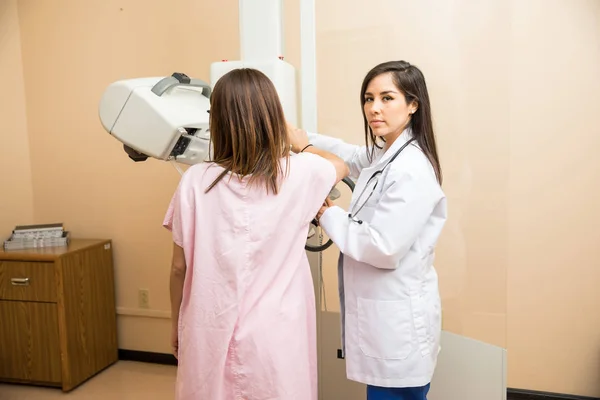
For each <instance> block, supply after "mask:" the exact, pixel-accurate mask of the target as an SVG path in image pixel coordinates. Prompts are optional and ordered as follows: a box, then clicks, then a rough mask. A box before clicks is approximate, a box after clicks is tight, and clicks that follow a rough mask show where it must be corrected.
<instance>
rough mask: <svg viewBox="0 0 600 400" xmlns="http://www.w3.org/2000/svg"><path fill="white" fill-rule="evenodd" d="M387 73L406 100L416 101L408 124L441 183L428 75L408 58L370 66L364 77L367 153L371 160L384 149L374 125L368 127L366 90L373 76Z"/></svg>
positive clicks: (363, 111)
mask: <svg viewBox="0 0 600 400" xmlns="http://www.w3.org/2000/svg"><path fill="white" fill-rule="evenodd" d="M385 73H391V74H392V77H393V81H394V83H395V85H396V87H397V88H398V90H400V92H402V93H403V94H404V97H405V98H406V103H407V104H410V103H411V102H413V101H414V102H416V104H417V111H415V113H414V114H413V115H412V117H411V119H410V121H409V126H410V127H411V130H412V133H413V135H414V137H415V138H416V141H417V143H418V144H419V147H420V148H421V149H422V150H423V152H424V153H425V156H426V157H427V158H428V159H429V162H430V163H431V165H432V166H433V169H434V171H435V175H436V177H437V180H438V182H439V183H440V185H441V184H442V168H441V166H440V161H439V158H438V151H437V145H436V143H435V133H434V132H433V121H432V118H431V104H430V102H429V93H428V91H427V84H426V83H425V77H424V76H423V73H422V72H421V71H420V70H419V68H417V67H415V66H414V65H411V64H410V63H408V62H406V61H389V62H385V63H382V64H379V65H377V66H375V67H374V68H373V69H371V70H370V71H369V72H368V73H367V75H366V76H365V79H364V80H363V84H362V88H361V90H360V102H361V106H362V113H363V119H364V124H365V142H366V145H367V149H368V152H367V155H368V157H369V161H372V160H373V155H374V153H375V148H379V149H381V148H382V146H381V145H380V144H378V143H377V137H376V136H375V135H374V134H373V131H372V130H371V127H369V122H368V120H367V117H366V115H365V92H366V91H367V86H369V83H370V82H371V80H373V78H375V77H376V76H378V75H381V74H385Z"/></svg>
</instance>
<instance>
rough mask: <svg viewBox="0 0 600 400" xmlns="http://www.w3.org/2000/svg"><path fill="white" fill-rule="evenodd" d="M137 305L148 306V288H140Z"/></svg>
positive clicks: (140, 306)
mask: <svg viewBox="0 0 600 400" xmlns="http://www.w3.org/2000/svg"><path fill="white" fill-rule="evenodd" d="M138 307H139V308H150V291H149V290H148V289H140V290H139V292H138Z"/></svg>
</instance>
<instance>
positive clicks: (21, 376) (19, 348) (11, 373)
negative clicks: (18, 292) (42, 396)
mask: <svg viewBox="0 0 600 400" xmlns="http://www.w3.org/2000/svg"><path fill="white" fill-rule="evenodd" d="M57 307H58V305H57V304H51V303H34V302H31V301H1V300H0V321H2V323H0V378H1V379H3V380H13V381H15V380H16V381H20V382H39V383H49V384H59V383H60V381H61V378H62V376H61V364H60V361H61V359H60V342H59V334H58V312H57ZM9 397H10V396H9ZM34 397H35V396H34ZM2 398H4V396H2Z"/></svg>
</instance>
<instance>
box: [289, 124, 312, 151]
mask: <svg viewBox="0 0 600 400" xmlns="http://www.w3.org/2000/svg"><path fill="white" fill-rule="evenodd" d="M288 137H289V139H290V143H291V145H292V151H293V152H294V153H299V152H300V151H302V149H304V147H306V146H307V145H308V143H309V142H308V135H307V134H306V131H305V130H303V129H298V128H296V127H295V126H293V125H291V124H289V123H288Z"/></svg>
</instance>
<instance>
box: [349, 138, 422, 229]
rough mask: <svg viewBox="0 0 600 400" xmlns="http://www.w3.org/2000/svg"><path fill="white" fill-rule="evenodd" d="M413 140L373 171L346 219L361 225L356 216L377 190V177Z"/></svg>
mask: <svg viewBox="0 0 600 400" xmlns="http://www.w3.org/2000/svg"><path fill="white" fill-rule="evenodd" d="M414 140H415V138H414V137H413V138H410V139H409V140H408V141H407V142H406V143H404V144H403V145H402V147H400V149H399V150H398V151H397V152H396V153H395V154H394V155H393V156H392V158H391V159H390V160H389V161H388V162H387V163H386V164H385V165H384V166H383V168H381V169H379V170H377V171H375V172H374V173H373V175H371V177H370V178H369V180H368V181H367V183H366V184H365V186H364V188H363V190H362V191H361V192H360V194H359V195H358V198H357V199H356V201H355V202H354V206H353V207H352V210H351V211H350V213H348V218H350V219H351V220H352V221H354V222H356V223H358V224H362V223H363V221H362V220H360V219H357V218H356V215H357V214H358V213H359V212H360V210H362V209H363V207H364V206H365V204H367V202H368V201H369V199H370V198H371V196H372V195H373V193H374V192H375V189H376V188H377V184H378V183H379V177H380V176H381V174H382V173H383V171H384V170H385V169H386V168H387V166H388V165H390V163H391V162H392V161H394V160H395V159H396V157H398V155H399V154H400V153H401V152H402V150H404V148H405V147H406V146H408V145H409V144H410V143H411V142H412V141H414ZM369 187H371V188H370V193H369V196H367V198H366V199H365V201H363V202H362V204H361V199H362V197H363V195H364V194H365V193H366V191H367V188H369ZM358 204H360V207H358V210H357V209H356V207H357V206H358Z"/></svg>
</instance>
